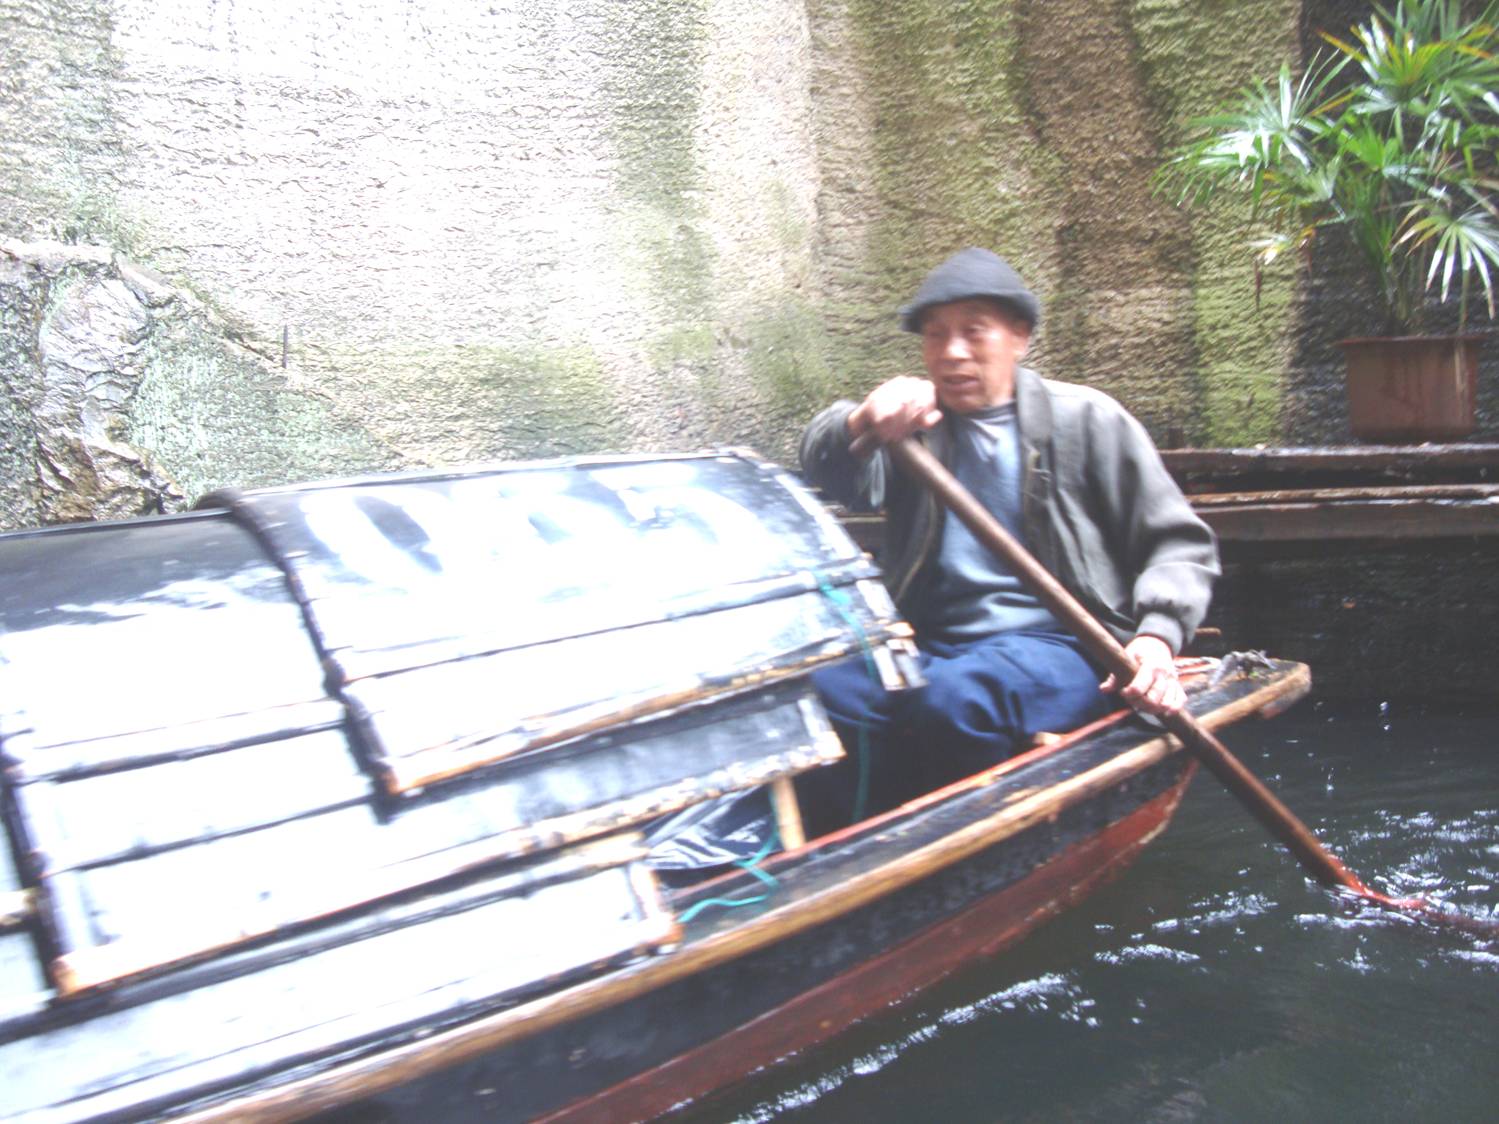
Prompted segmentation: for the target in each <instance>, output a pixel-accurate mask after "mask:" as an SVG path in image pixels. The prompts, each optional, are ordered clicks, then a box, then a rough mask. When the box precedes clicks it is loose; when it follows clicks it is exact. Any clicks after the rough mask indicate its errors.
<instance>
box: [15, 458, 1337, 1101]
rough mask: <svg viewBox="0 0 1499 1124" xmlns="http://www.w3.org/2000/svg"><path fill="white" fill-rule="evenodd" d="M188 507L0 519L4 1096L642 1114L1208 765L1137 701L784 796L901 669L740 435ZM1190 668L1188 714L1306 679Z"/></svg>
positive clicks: (1090, 845)
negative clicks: (879, 782) (885, 801)
mask: <svg viewBox="0 0 1499 1124" xmlns="http://www.w3.org/2000/svg"><path fill="white" fill-rule="evenodd" d="M200 506H201V510H199V511H196V512H193V513H190V514H187V515H182V516H172V517H160V518H155V519H147V520H138V521H133V522H124V523H114V524H98V525H89V526H78V527H62V528H53V529H48V530H42V531H34V532H23V533H19V534H12V535H7V536H0V760H3V763H4V768H5V786H4V805H3V811H4V818H5V827H6V832H7V837H8V839H7V842H8V844H9V845H8V846H7V847H3V848H0V1115H3V1116H4V1117H5V1118H6V1119H8V1120H22V1121H62V1120H89V1119H98V1120H130V1119H145V1118H150V1119H191V1120H218V1119H234V1120H247V1119H249V1120H255V1119H261V1120H277V1119H294V1118H303V1117H307V1116H310V1115H315V1114H318V1113H320V1112H323V1111H326V1110H330V1109H334V1108H338V1107H340V1106H351V1105H352V1106H357V1107H356V1108H355V1109H354V1110H353V1111H355V1113H356V1118H361V1117H360V1116H359V1115H357V1114H361V1113H369V1114H374V1113H376V1112H381V1113H383V1114H384V1115H385V1116H386V1117H389V1116H391V1115H394V1116H395V1117H397V1118H400V1117H403V1116H411V1117H416V1116H420V1115H423V1114H424V1113H425V1112H426V1111H427V1110H426V1109H424V1107H423V1106H424V1105H429V1104H431V1103H432V1098H439V1099H441V1100H443V1101H445V1102H451V1101H452V1100H453V1098H454V1096H455V1095H457V1096H461V1097H471V1098H472V1101H471V1104H470V1107H471V1108H472V1109H473V1111H474V1112H475V1114H479V1113H482V1114H483V1116H484V1118H485V1119H515V1120H531V1119H588V1120H596V1119H615V1120H624V1119H639V1118H646V1117H650V1116H653V1115H657V1114H660V1113H663V1112H666V1111H668V1110H669V1109H670V1108H671V1107H672V1106H674V1105H677V1104H679V1103H681V1102H682V1101H684V1100H688V1099H691V1098H695V1097H700V1096H703V1095H705V1094H708V1093H710V1092H711V1091H713V1090H714V1089H717V1088H719V1087H721V1086H724V1085H726V1084H728V1083H730V1082H732V1081H734V1080H736V1079H738V1078H740V1077H743V1076H744V1075H746V1074H748V1073H749V1072H751V1071H752V1070H754V1069H756V1068H758V1067H761V1066H763V1065H766V1064H769V1063H771V1062H773V1061H775V1060H776V1059H777V1058H780V1057H784V1056H785V1055H787V1054H789V1053H791V1052H793V1051H796V1050H799V1049H802V1048H805V1047H807V1046H809V1045H811V1044H813V1043H815V1042H818V1041H820V1040H823V1039H826V1038H828V1037H829V1036H831V1035H834V1034H836V1033H838V1032H839V1031H840V1030H841V1029H843V1028H844V1027H846V1026H847V1025H849V1024H850V1023H851V1022H852V1021H854V1020H856V1019H859V1018H861V1017H863V1016H865V1015H867V1014H869V1013H871V1012H873V1011H875V1010H877V1009H879V1008H880V1007H882V1006H884V1005H887V1004H889V1003H892V1002H895V1001H897V1000H899V999H900V998H901V997H902V996H905V995H907V994H909V993H911V992H913V991H915V990H917V989H919V988H921V987H923V986H925V985H927V984H929V983H931V982H932V981H934V980H936V979H938V978H939V977H941V976H943V975H944V974H946V973H948V972H951V971H952V970H954V969H956V968H958V967H960V966H962V965H963V964H965V963H967V962H969V961H970V960H972V959H973V958H975V957H979V956H985V955H989V954H991V953H993V952H995V951H997V950H999V949H1001V948H1003V947H1005V946H1006V945H1008V944H1010V943H1012V942H1014V941H1016V940H1018V939H1019V938H1020V937H1022V936H1023V935H1024V934H1025V933H1026V932H1028V931H1029V930H1030V929H1032V928H1034V927H1035V926H1036V925H1037V924H1039V923H1041V922H1042V921H1044V920H1045V919H1046V918H1047V917H1049V916H1051V915H1053V914H1055V913H1057V912H1058V911H1060V910H1062V909H1065V908H1066V907H1067V906H1068V905H1070V904H1071V903H1073V902H1074V901H1076V900H1077V899H1078V898H1079V897H1080V896H1081V895H1083V894H1085V893H1087V892H1088V891H1089V890H1091V889H1092V888H1093V887H1095V886H1096V885H1098V884H1099V883H1100V882H1101V881H1103V880H1104V879H1106V878H1108V877H1110V876H1112V875H1114V874H1115V873H1117V872H1118V871H1119V870H1120V869H1122V868H1123V867H1124V866H1125V865H1127V864H1128V863H1129V862H1130V860H1131V859H1133V858H1134V857H1135V855H1136V854H1137V853H1138V852H1139V851H1140V849H1141V848H1142V847H1144V846H1145V845H1146V843H1148V842H1149V840H1150V839H1151V838H1152V837H1154V836H1155V835H1156V834H1157V833H1159V832H1160V831H1161V830H1162V829H1163V828H1164V827H1165V825H1166V823H1167V821H1168V820H1169V818H1170V816H1171V814H1172V811H1173V810H1174V809H1175V807H1176V805H1177V802H1178V801H1179V800H1180V799H1181V796H1182V793H1183V791H1184V788H1185V786H1186V784H1187V782H1188V780H1189V778H1190V776H1191V775H1192V764H1191V762H1190V760H1189V759H1188V755H1186V754H1185V753H1183V752H1181V751H1180V750H1179V749H1178V747H1177V746H1176V745H1175V744H1174V743H1172V742H1171V741H1170V740H1169V739H1167V738H1164V737H1162V736H1160V735H1159V733H1158V732H1157V731H1155V730H1153V729H1151V728H1150V727H1148V726H1146V725H1144V724H1143V723H1140V722H1139V721H1138V720H1135V719H1132V718H1130V717H1129V716H1127V715H1125V714H1122V713H1121V714H1117V715H1114V716H1111V717H1110V718H1107V719H1104V720H1102V721H1100V722H1098V723H1095V724H1094V725H1092V726H1090V727H1088V728H1086V729H1083V730H1078V731H1073V732H1071V733H1068V734H1065V735H1063V736H1060V737H1057V738H1055V739H1048V740H1047V742H1046V744H1043V745H1039V746H1037V747H1036V748H1035V749H1033V750H1032V751H1030V752H1028V753H1026V754H1023V755H1021V756H1019V757H1017V758H1015V759H1013V760H1011V761H1007V762H1005V763H1004V764H1003V765H1000V766H997V767H995V768H993V769H991V770H989V771H987V772H985V773H982V774H980V775H978V776H975V777H971V778H967V779H965V780H963V781H961V782H959V783H956V784H953V785H949V786H947V787H945V788H943V789H940V790H938V791H935V792H931V793H927V794H923V795H920V796H919V797H917V798H915V799H913V800H912V801H911V802H909V803H907V804H905V805H903V806H901V807H898V808H893V809H889V810H885V811H883V812H881V813H880V814H878V815H875V816H873V817H871V818H869V819H867V820H865V821H863V822H860V823H856V824H853V825H851V826H848V827H844V828H842V829H840V830H836V831H832V832H829V833H826V834H823V835H821V836H820V837H817V838H813V839H811V840H810V841H808V840H805V839H804V838H802V837H801V833H800V819H799V805H798V802H797V800H796V798H795V787H794V782H793V781H792V780H791V778H793V777H795V776H796V775H798V774H800V773H803V772H805V771H806V770H809V769H812V768H816V767H818V766H821V765H825V764H828V763H831V762H834V761H836V760H837V759H839V758H840V757H841V756H842V755H843V750H842V747H841V746H839V744H838V742H837V739H836V737H834V736H833V734H832V732H831V730H830V728H829V726H828V723H827V721H826V718H825V716H824V715H823V713H822V711H821V708H820V706H819V704H818V703H817V701H816V698H815V695H814V694H813V692H812V691H811V688H810V685H809V682H808V675H809V674H810V673H811V672H812V671H813V670H814V669H815V668H817V667H819V666H822V665H824V664H826V663H828V662H831V661H833V660H838V659H847V658H857V659H863V660H864V661H866V663H867V664H868V666H869V667H870V670H871V674H873V675H877V676H879V677H880V678H881V679H882V680H883V681H884V682H885V683H886V684H887V685H888V686H890V687H891V688H892V689H901V688H903V687H905V686H908V685H911V684H914V683H916V682H918V681H919V675H920V672H919V666H918V664H917V662H916V661H915V660H914V658H913V648H912V645H911V641H910V632H909V629H908V628H907V626H906V625H905V624H904V623H903V622H902V621H900V620H899V618H898V616H897V615H896V613H895V610H894V607H893V606H892V605H891V603H890V602H889V599H888V597H887V596H886V595H885V593H884V591H883V588H882V587H881V586H880V585H879V583H878V581H877V580H875V579H876V576H877V575H876V572H875V570H874V568H873V566H872V564H871V563H870V561H869V560H868V558H867V557H866V556H865V555H863V553H862V552H861V551H860V550H859V549H858V548H857V547H856V546H855V545H854V543H853V542H852V540H850V539H849V537H848V536H847V534H846V533H845V531H844V530H843V529H842V528H841V527H840V526H839V524H838V523H837V522H836V521H835V520H834V519H833V518H832V517H831V516H830V515H829V514H828V512H827V511H826V510H825V509H823V508H822V507H821V506H820V505H819V504H818V503H817V502H816V501H815V500H814V499H813V498H812V497H811V496H810V495H809V494H808V493H807V492H805V491H804V490H803V489H802V488H801V486H800V485H799V484H798V482H797V481H796V480H795V479H794V478H792V477H791V476H790V475H789V474H787V473H785V472H784V471H782V470H780V469H777V468H775V467H774V466H771V465H768V464H765V463H763V462H760V461H758V460H757V459H755V458H754V457H752V456H750V455H747V454H741V453H709V454H701V455H696V456H677V457H657V458H651V459H641V458H600V459H590V460H573V461H565V462H553V463H547V464H535V465H519V466H505V467H501V468H494V469H487V470H475V471H472V472H466V473H453V474H426V475H420V474H416V475H407V476H399V477H384V478H376V479H367V480H360V481H350V482H345V483H341V484H328V485H310V486H303V487H295V488H285V489H272V490H266V491H260V492H254V493H248V494H223V495H218V496H214V497H209V499H208V500H207V501H205V503H204V504H203V505H200ZM1188 670H1189V671H1190V672H1191V675H1190V676H1189V685H1190V688H1191V697H1192V704H1191V705H1192V708H1193V710H1194V712H1195V713H1197V715H1198V716H1199V718H1200V719H1201V720H1202V721H1203V722H1204V724H1206V725H1208V726H1210V727H1218V726H1222V725H1225V724H1227V723H1230V722H1233V721H1235V720H1238V719H1240V718H1244V717H1246V716H1249V715H1253V714H1267V713H1273V712H1275V711H1277V710H1278V709H1280V708H1282V707H1284V706H1285V705H1288V704H1289V703H1290V702H1291V701H1293V700H1294V699H1295V698H1297V697H1299V696H1300V695H1301V694H1303V693H1304V692H1305V691H1306V690H1307V688H1308V677H1307V672H1306V669H1305V668H1304V667H1302V666H1300V665H1295V664H1287V663H1282V662H1276V661H1254V662H1252V664H1246V666H1245V667H1242V668H1239V669H1237V670H1233V671H1231V672H1229V673H1227V674H1224V672H1225V670H1226V669H1225V667H1221V666H1217V665H1216V663H1215V662H1214V661H1199V662H1198V663H1197V664H1194V665H1192V666H1190V667H1189V668H1188ZM455 1090H457V1091H458V1092H457V1093H456V1094H455Z"/></svg>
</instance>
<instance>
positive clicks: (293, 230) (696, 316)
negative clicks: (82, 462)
mask: <svg viewBox="0 0 1499 1124" xmlns="http://www.w3.org/2000/svg"><path fill="white" fill-rule="evenodd" d="M0 22H3V25H4V27H5V36H4V40H3V45H0V74H3V75H4V76H5V77H4V79H3V81H4V82H5V87H4V89H5V93H4V99H3V105H0V238H3V239H8V240H9V241H10V242H11V243H12V244H13V245H14V246H16V247H19V249H18V250H17V252H16V253H13V254H11V255H9V256H8V258H7V265H6V268H7V270H8V272H7V274H6V276H5V278H4V280H3V282H0V284H3V287H4V288H3V294H0V295H3V297H4V300H3V302H0V307H3V308H4V316H5V318H6V319H5V325H6V328H7V332H6V335H7V343H6V345H5V348H6V350H5V351H4V352H0V359H3V361H4V363H5V367H4V372H3V377H4V379H5V382H6V384H7V389H8V393H7V395H6V398H7V409H8V410H9V411H10V413H9V415H8V416H5V417H0V425H4V426H5V428H6V432H7V434H8V436H7V439H6V444H5V448H4V450H3V456H4V458H5V465H4V467H5V469H6V471H7V484H6V488H5V492H4V500H5V503H6V508H7V509H6V511H5V512H4V513H3V518H4V520H5V522H6V523H9V524H11V525H14V524H15V523H18V522H28V521H31V519H32V518H33V517H36V518H44V519H45V518H75V517H78V516H79V515H80V514H85V513H86V512H87V509H88V508H89V506H90V503H92V509H93V511H94V512H95V513H96V514H111V515H112V514H119V513H121V509H120V507H119V505H118V504H117V503H115V501H114V500H108V501H106V500H104V499H102V498H101V499H99V500H98V501H97V502H94V501H80V503H78V504H74V505H72V506H70V507H68V508H66V509H60V508H57V507H55V506H54V505H52V504H51V503H50V501H49V494H48V492H47V489H46V488H45V487H44V486H43V485H41V484H40V483H37V482H35V481H32V480H28V479H27V478H26V477H27V476H28V471H27V465H26V460H27V452H28V450H30V449H32V448H33V447H34V445H35V442H36V440H37V433H36V424H37V423H40V424H43V425H45V424H47V419H46V418H43V417H36V418H33V419H32V420H31V422H30V423H28V420H27V419H26V418H25V417H24V416H23V415H24V413H25V411H24V410H23V409H19V408H18V403H23V402H25V401H26V399H27V395H28V394H30V395H31V396H32V397H35V388H34V385H32V384H36V383H37V382H38V381H39V380H40V379H41V378H42V376H41V374H40V373H39V367H38V363H39V362H40V359H39V344H38V338H39V333H42V332H43V331H44V330H45V326H44V324H43V321H44V320H45V318H46V316H47V315H48V313H47V310H48V309H50V308H52V307H53V306H54V305H56V303H57V301H58V300H59V299H61V298H60V297H59V296H58V291H59V287H62V288H67V287H69V286H72V285H75V284H96V283H97V284H108V283H110V282H112V281H118V277H117V276H115V274H114V273H112V272H111V271H113V270H115V266H113V265H112V264H101V262H111V263H112V262H113V261H114V260H115V255H119V256H120V258H121V259H122V260H124V261H126V262H127V263H129V262H135V263H139V264H141V265H145V266H149V267H150V268H152V269H154V270H155V271H157V272H158V273H159V274H161V275H162V276H163V277H164V278H165V281H164V283H165V284H167V285H168V286H169V287H170V288H172V289H174V290H175V291H177V292H178V293H180V294H187V295H192V294H196V296H197V297H198V298H199V299H200V303H201V305H202V306H203V313H202V316H201V317H200V318H199V320H198V321H196V323H198V324H199V325H200V327H203V329H204V330H202V331H197V332H196V335H195V336H194V338H192V339H191V340H189V339H187V338H185V337H184V336H183V333H182V329H181V326H180V324H178V325H176V326H173V325H171V324H166V323H157V320H158V318H157V317H156V315H155V310H151V309H148V314H147V317H146V321H145V322H142V323H140V324H138V325H136V327H135V328H134V329H132V330H133V331H135V332H136V334H137V335H139V336H140V338H141V340H149V341H152V342H151V343H150V346H149V347H145V349H144V350H145V351H146V352H148V353H149V354H135V353H132V354H130V355H122V356H121V357H120V358H119V359H118V361H117V362H115V364H114V365H115V366H116V367H118V368H120V370H119V371H118V372H117V374H118V375H119V378H118V379H117V380H116V382H117V383H118V386H117V390H116V391H115V393H114V394H113V396H112V403H113V409H114V411H115V414H116V415H117V416H116V417H115V418H114V419H113V420H112V421H111V422H110V427H109V428H110V433H111V435H112V436H111V439H112V440H114V441H116V442H117V443H120V444H121V447H122V448H124V447H126V446H129V447H130V449H131V450H132V453H131V455H136V454H139V455H141V456H144V457H146V458H147V459H151V460H153V462H154V463H155V464H156V466H157V468H156V469H155V471H158V472H159V473H160V474H164V475H163V478H164V479H170V480H173V481H175V483H176V485H177V490H178V491H180V492H183V493H186V494H188V495H189V496H191V495H195V494H197V493H199V492H200V491H202V490H204V489H206V488H209V487H213V486H217V485H220V484H238V485H253V484H257V483H266V482H270V481H273V480H282V479H287V478H290V477H301V476H305V475H313V474H321V473H323V472H326V471H328V469H329V467H330V465H329V459H330V458H329V457H328V455H327V454H328V452H329V451H330V450H332V449H333V448H335V447H337V448H339V449H341V450H342V457H341V458H333V459H334V460H337V461H338V463H337V464H336V465H334V466H332V467H335V468H336V469H337V470H338V471H342V472H351V471H358V470H362V469H367V468H387V467H396V466H403V465H423V464H451V463H458V462H468V461H475V460H482V459H488V458H497V457H526V456H537V455H549V454H557V453H566V452H576V451H584V450H605V449H620V448H627V447H628V448H651V447H657V448H662V447H696V446H701V445H704V444H710V443H737V444H749V445H755V446H759V447H761V448H763V449H764V450H765V451H766V452H767V453H769V454H771V455H782V456H784V455H785V454H786V453H787V451H788V450H789V448H790V437H789V434H790V433H791V431H792V430H794V428H795V425H796V424H797V422H798V421H799V420H800V418H801V417H802V416H803V415H804V414H805V413H806V411H807V410H808V409H810V407H811V405H812V404H813V403H814V402H815V401H817V400H819V399H820V398H821V397H822V396H823V393H822V389H821V378H822V366H821V362H822V360H821V353H822V349H821V346H820V342H819V338H820V333H821V329H820V321H819V319H818V316H817V315H816V312H815V302H814V299H813V297H814V293H815V284H814V279H813V270H812V258H811V238H810V232H811V229H812V226H813V223H814V218H815V193H816V183H817V173H816V167H815V162H814V154H813V148H812V137H811V133H810V129H809V127H808V121H809V114H810V110H809V102H808V99H809V95H810V91H809V85H808V82H807V80H806V77H805V71H806V68H807V65H808V61H807V60H808V57H809V40H808V30H807V25H806V20H805V14H804V12H803V9H802V7H801V5H800V3H796V2H790V0H788V2H763V3H756V4H752V5H745V4H737V3H729V2H715V0H632V2H630V3H618V2H616V0H582V2H576V3H568V4H539V3H530V2H525V3H521V2H509V3H499V2H497V3H489V4H473V3H469V2H468V0H449V2H447V3H432V2H430V0H424V2H421V3H417V2H414V0H412V2H401V0H386V2H384V3H376V4H367V3H354V2H353V0H344V2H333V3H327V4H319V5H311V6H307V7H306V8H298V9H295V10H293V9H288V8H286V7H284V6H283V5H279V4H273V3H270V2H269V0H238V2H228V3H217V4H210V5H202V4H193V3H186V2H182V0H132V2H131V3H128V4H126V3H110V2H108V0H0ZM48 241H61V242H65V243H69V244H76V245H78V246H81V247H93V249H87V250H80V251H79V253H80V254H82V255H83V257H85V258H87V259H89V261H88V262H86V263H75V264H73V265H69V266H67V267H65V268H62V269H61V272H48V271H47V270H45V269H39V268H38V267H37V266H36V265H35V264H34V263H33V262H32V261H31V259H33V258H35V257H36V256H37V254H38V253H42V254H43V256H45V254H46V252H47V251H46V250H45V247H43V248H42V249H40V250H39V249H38V248H37V247H38V246H39V245H40V244H43V243H46V242H48ZM95 258H98V259H100V261H99V262H95V261H94V260H93V259H95ZM99 270H103V273H102V274H101V273H99ZM106 274H107V275H108V276H105V275H106ZM85 275H86V276H85ZM100 277H103V280H99V278H100ZM174 304H175V305H180V304H181V302H180V301H177V300H176V299H175V298H174ZM165 319H168V320H169V319H171V317H166V318H165ZM188 334H189V335H191V334H192V333H188ZM168 341H169V342H168ZM131 346H132V347H134V345H133V344H132V345H131ZM126 350H129V349H128V348H127V349H126ZM137 350H139V349H137ZM28 387H29V388H30V389H28ZM284 414H291V415H295V421H292V422H286V423H285V424H282V423H283V421H285V419H284V418H283V417H282V415H284ZM257 429H263V430H264V432H263V433H261V434H260V437H261V438H262V439H263V440H262V445H264V444H266V443H279V444H280V445H281V453H280V455H279V456H277V457H271V458H269V459H267V458H265V457H260V456H256V455H254V454H253V453H252V452H251V451H250V450H249V448H248V445H250V444H254V442H253V441H250V437H251V435H252V434H253V433H254V432H255V431H256V430H257ZM236 436H242V437H243V438H245V440H243V441H236V439H235V438H236ZM132 443H133V444H132ZM12 473H15V474H16V475H12ZM38 473H41V474H44V470H40V469H39V470H38ZM79 483H80V487H81V486H82V480H81V478H79ZM169 492H170V489H167V490H163V491H160V492H159V494H158V495H157V496H156V499H155V501H154V502H153V503H146V502H145V501H144V500H143V504H144V509H151V508H152V507H153V506H162V505H166V506H171V505H172V504H174V503H175V502H177V501H175V500H174V499H173V498H172V496H171V495H170V494H169Z"/></svg>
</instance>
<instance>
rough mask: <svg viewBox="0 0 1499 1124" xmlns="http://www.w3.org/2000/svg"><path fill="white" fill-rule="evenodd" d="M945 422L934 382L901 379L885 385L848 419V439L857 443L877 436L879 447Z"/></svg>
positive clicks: (872, 392) (906, 376) (875, 390)
mask: <svg viewBox="0 0 1499 1124" xmlns="http://www.w3.org/2000/svg"><path fill="white" fill-rule="evenodd" d="M941 420H942V411H941V410H939V409H938V408H937V392H936V390H935V389H934V388H933V387H932V384H931V382H930V381H929V380H927V379H918V378H912V377H911V376H910V375H901V376H899V377H897V378H893V379H891V380H890V381H889V382H884V383H881V384H880V385H879V386H877V387H875V388H874V389H873V390H871V391H870V392H869V396H868V397H867V398H865V399H864V401H863V402H861V403H859V405H858V407H857V408H855V410H854V412H853V413H852V414H850V415H849V416H848V435H849V437H850V438H855V439H857V438H859V437H862V436H864V434H866V433H873V434H874V435H875V437H877V438H878V439H879V444H881V445H886V444H889V443H890V442H892V441H898V440H900V439H901V438H902V437H909V436H910V435H911V434H913V433H915V432H916V431H917V430H918V429H931V428H932V427H933V426H934V425H936V424H937V423H938V422H939V421H941Z"/></svg>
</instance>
